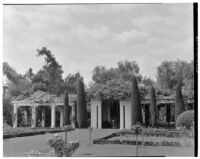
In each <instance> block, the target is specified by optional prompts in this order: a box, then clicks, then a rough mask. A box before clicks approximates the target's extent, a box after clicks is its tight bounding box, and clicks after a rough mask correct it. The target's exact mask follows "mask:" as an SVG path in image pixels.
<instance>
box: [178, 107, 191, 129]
mask: <svg viewBox="0 0 200 159" xmlns="http://www.w3.org/2000/svg"><path fill="white" fill-rule="evenodd" d="M193 122H194V110H187V111H185V112H183V113H182V114H180V115H179V116H178V118H177V120H176V126H177V127H185V128H186V129H190V128H191V126H192V125H193Z"/></svg>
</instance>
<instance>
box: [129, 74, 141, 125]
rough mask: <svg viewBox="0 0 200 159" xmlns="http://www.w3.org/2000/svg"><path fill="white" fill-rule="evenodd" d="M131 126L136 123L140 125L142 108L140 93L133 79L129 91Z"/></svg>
mask: <svg viewBox="0 0 200 159" xmlns="http://www.w3.org/2000/svg"><path fill="white" fill-rule="evenodd" d="M131 108H132V109H131V125H133V124H136V123H137V122H140V123H142V108H141V105H140V93H139V89H138V84H137V80H136V78H135V77H133V79H132V91H131Z"/></svg>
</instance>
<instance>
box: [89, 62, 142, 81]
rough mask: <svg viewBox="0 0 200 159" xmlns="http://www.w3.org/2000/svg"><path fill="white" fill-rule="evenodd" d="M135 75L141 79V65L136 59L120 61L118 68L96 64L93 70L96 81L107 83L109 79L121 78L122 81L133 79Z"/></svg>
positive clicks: (93, 77)
mask: <svg viewBox="0 0 200 159" xmlns="http://www.w3.org/2000/svg"><path fill="white" fill-rule="evenodd" d="M133 76H135V77H137V79H138V80H139V81H141V79H142V76H141V75H140V74H139V66H138V64H137V63H136V62H135V61H131V62H130V61H128V60H125V61H123V62H122V61H120V62H118V67H117V68H112V67H111V68H108V69H107V68H105V67H104V66H96V67H95V69H94V70H93V76H92V79H93V81H94V82H95V83H99V84H105V83H106V82H107V81H109V80H114V79H120V80H122V81H131V79H132V77H133Z"/></svg>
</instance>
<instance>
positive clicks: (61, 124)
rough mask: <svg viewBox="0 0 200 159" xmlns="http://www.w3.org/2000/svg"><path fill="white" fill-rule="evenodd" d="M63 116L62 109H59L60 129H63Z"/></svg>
mask: <svg viewBox="0 0 200 159" xmlns="http://www.w3.org/2000/svg"><path fill="white" fill-rule="evenodd" d="M63 114H64V112H63V109H60V127H61V128H62V127H63V117H64V116H63Z"/></svg>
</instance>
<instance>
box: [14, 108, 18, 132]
mask: <svg viewBox="0 0 200 159" xmlns="http://www.w3.org/2000/svg"><path fill="white" fill-rule="evenodd" d="M17 109H18V108H17V106H15V105H14V113H13V114H14V117H13V128H16V127H17Z"/></svg>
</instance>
